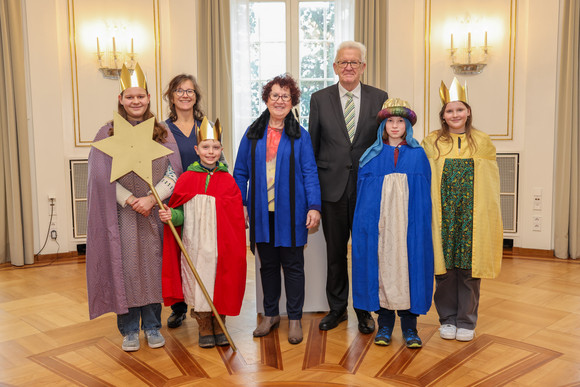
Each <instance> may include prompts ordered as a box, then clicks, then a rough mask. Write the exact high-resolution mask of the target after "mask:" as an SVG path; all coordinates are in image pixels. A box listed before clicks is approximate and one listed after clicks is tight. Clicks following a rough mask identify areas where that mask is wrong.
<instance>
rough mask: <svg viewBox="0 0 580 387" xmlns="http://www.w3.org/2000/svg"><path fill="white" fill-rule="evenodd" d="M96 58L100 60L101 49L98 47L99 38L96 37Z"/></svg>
mask: <svg viewBox="0 0 580 387" xmlns="http://www.w3.org/2000/svg"><path fill="white" fill-rule="evenodd" d="M97 56H98V57H99V59H101V47H100V46H99V37H98V36H97Z"/></svg>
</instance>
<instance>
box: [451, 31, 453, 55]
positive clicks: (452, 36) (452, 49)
mask: <svg viewBox="0 0 580 387" xmlns="http://www.w3.org/2000/svg"><path fill="white" fill-rule="evenodd" d="M451 51H453V34H451Z"/></svg>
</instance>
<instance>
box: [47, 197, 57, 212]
mask: <svg viewBox="0 0 580 387" xmlns="http://www.w3.org/2000/svg"><path fill="white" fill-rule="evenodd" d="M50 215H52V216H56V196H55V195H53V194H48V216H50Z"/></svg>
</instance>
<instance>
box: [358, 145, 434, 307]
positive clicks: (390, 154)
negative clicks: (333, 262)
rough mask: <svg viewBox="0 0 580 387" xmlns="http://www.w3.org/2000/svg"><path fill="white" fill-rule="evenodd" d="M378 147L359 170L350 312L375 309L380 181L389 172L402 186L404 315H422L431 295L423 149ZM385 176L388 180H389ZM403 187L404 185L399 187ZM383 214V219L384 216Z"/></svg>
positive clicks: (427, 169)
mask: <svg viewBox="0 0 580 387" xmlns="http://www.w3.org/2000/svg"><path fill="white" fill-rule="evenodd" d="M394 151H395V147H392V146H389V145H383V146H382V150H381V151H380V153H379V154H377V155H376V156H374V157H373V158H372V159H371V160H370V161H368V162H366V163H365V164H364V166H362V167H361V168H360V169H359V173H358V182H357V201H356V209H355V213H354V221H353V230H352V287H353V304H354V307H355V308H359V309H363V310H367V311H377V310H379V309H380V307H381V306H380V304H379V257H378V243H379V242H378V241H379V220H380V219H379V218H380V216H381V200H391V199H392V198H389V197H387V198H382V197H381V196H382V188H383V183H384V182H385V181H386V180H387V179H389V175H391V174H404V175H406V179H400V180H401V181H403V182H404V181H405V180H406V182H407V183H406V184H408V195H409V196H408V203H409V204H408V212H407V216H408V227H407V238H406V242H407V246H406V249H407V254H408V273H409V293H410V311H411V312H412V313H415V314H426V313H427V311H428V310H429V308H430V307H431V300H432V296H433V262H434V261H433V242H432V234H431V195H430V190H431V167H430V166H429V161H428V159H427V156H426V155H425V151H424V150H423V148H421V147H418V148H411V147H410V146H408V145H401V146H400V147H399V156H398V161H397V164H396V166H395V161H394ZM393 177H394V176H391V177H390V178H393ZM403 184H404V183H403ZM383 216H389V214H384V215H383Z"/></svg>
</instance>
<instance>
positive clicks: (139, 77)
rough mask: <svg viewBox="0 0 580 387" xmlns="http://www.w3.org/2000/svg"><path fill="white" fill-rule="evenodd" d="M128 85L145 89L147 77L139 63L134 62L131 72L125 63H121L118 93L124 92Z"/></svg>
mask: <svg viewBox="0 0 580 387" xmlns="http://www.w3.org/2000/svg"><path fill="white" fill-rule="evenodd" d="M130 87H140V88H142V89H145V90H147V77H145V74H144V73H143V70H141V66H139V63H137V64H135V70H134V71H133V74H131V73H130V72H129V70H128V69H127V66H125V64H123V68H122V69H121V75H120V77H119V89H120V91H119V93H122V92H124V91H125V90H127V89H128V88H130Z"/></svg>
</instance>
